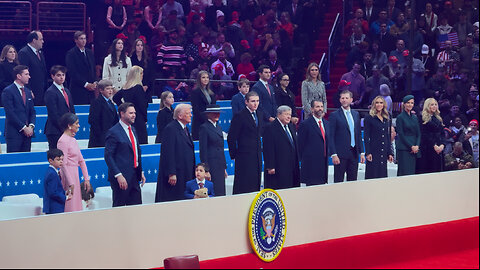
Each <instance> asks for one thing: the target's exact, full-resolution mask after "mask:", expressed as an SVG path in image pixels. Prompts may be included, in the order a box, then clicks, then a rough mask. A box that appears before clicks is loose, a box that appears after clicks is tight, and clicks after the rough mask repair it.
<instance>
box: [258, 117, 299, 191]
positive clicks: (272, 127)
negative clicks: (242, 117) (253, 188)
mask: <svg viewBox="0 0 480 270" xmlns="http://www.w3.org/2000/svg"><path fill="white" fill-rule="evenodd" d="M288 128H289V131H290V134H291V135H292V139H293V145H292V144H291V143H290V140H289V138H288V136H287V133H286V132H285V129H284V128H283V126H282V124H281V123H280V121H278V120H275V121H273V122H271V123H269V124H268V125H267V126H266V127H265V131H264V134H263V159H264V161H265V166H264V167H265V188H272V189H282V188H292V187H299V186H300V179H299V177H300V171H299V164H298V152H297V142H298V140H297V134H296V131H295V127H294V126H293V124H291V123H290V124H289V125H288ZM267 169H275V174H274V175H269V174H268V172H267Z"/></svg>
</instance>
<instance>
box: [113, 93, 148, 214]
mask: <svg viewBox="0 0 480 270" xmlns="http://www.w3.org/2000/svg"><path fill="white" fill-rule="evenodd" d="M118 113H119V114H120V121H119V122H118V123H117V124H116V125H115V126H113V127H112V128H111V129H110V130H109V131H108V132H107V135H106V138H105V162H106V163H107V166H108V181H109V182H110V185H111V187H112V194H113V207H118V206H126V205H137V204H142V191H141V189H140V184H139V181H142V187H143V185H144V184H145V175H144V174H143V172H142V158H141V157H142V154H141V149H140V145H139V143H138V139H137V134H136V131H135V128H134V127H133V126H132V124H133V123H134V122H135V117H136V112H135V106H134V105H133V104H132V103H128V102H127V103H123V104H122V105H120V106H119V107H118Z"/></svg>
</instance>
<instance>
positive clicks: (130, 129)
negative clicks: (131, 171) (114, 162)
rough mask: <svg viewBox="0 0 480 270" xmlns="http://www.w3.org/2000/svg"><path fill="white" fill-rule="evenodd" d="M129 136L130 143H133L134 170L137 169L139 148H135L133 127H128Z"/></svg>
mask: <svg viewBox="0 0 480 270" xmlns="http://www.w3.org/2000/svg"><path fill="white" fill-rule="evenodd" d="M128 135H129V136H130V141H131V142H132V149H133V168H135V169H136V168H137V167H138V166H137V148H136V147H135V138H134V137H133V132H132V127H131V126H129V127H128Z"/></svg>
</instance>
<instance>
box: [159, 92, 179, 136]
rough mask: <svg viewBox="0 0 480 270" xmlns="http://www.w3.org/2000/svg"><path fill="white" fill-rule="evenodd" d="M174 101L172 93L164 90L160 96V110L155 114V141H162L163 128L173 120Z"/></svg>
mask: <svg viewBox="0 0 480 270" xmlns="http://www.w3.org/2000/svg"><path fill="white" fill-rule="evenodd" d="M174 102H175V99H174V98H173V94H172V92H170V91H165V92H163V93H162V95H161V96H160V110H159V111H158V114H157V137H156V138H155V143H161V142H162V136H163V130H164V129H165V127H166V126H167V125H168V124H170V122H172V121H173V109H172V105H173V103H174Z"/></svg>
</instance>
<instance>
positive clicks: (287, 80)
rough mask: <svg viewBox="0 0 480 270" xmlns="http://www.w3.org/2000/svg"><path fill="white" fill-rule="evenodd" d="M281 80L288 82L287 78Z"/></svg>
mask: <svg viewBox="0 0 480 270" xmlns="http://www.w3.org/2000/svg"><path fill="white" fill-rule="evenodd" d="M282 81H284V82H289V81H290V80H289V79H282Z"/></svg>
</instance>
